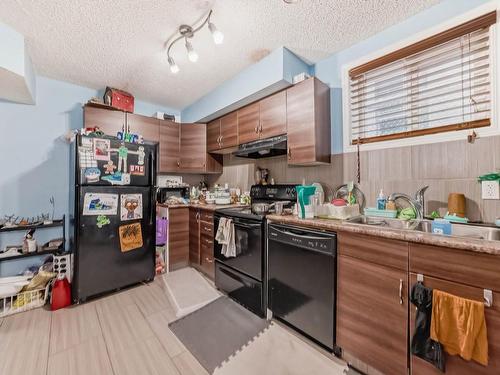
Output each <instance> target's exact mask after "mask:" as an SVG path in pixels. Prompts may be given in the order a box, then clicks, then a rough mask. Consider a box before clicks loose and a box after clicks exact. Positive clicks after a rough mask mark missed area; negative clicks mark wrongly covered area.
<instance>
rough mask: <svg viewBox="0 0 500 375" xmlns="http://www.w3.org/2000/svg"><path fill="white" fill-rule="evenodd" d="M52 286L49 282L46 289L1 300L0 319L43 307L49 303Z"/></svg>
mask: <svg viewBox="0 0 500 375" xmlns="http://www.w3.org/2000/svg"><path fill="white" fill-rule="evenodd" d="M51 284H52V283H50V282H49V283H47V286H46V287H45V288H40V289H35V290H28V291H26V292H20V293H17V294H15V295H13V296H10V297H2V298H0V318H4V317H6V316H9V315H13V314H17V313H20V312H24V311H28V310H33V309H36V308H39V307H42V306H43V305H45V304H46V303H47V301H48V298H49V288H50V285H51Z"/></svg>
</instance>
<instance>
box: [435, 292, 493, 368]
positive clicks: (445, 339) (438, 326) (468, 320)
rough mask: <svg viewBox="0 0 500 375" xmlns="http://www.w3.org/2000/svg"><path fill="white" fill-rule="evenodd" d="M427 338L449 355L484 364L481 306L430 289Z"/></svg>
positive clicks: (484, 349)
mask: <svg viewBox="0 0 500 375" xmlns="http://www.w3.org/2000/svg"><path fill="white" fill-rule="evenodd" d="M431 339H433V340H435V341H438V342H440V343H441V344H442V345H443V347H444V350H445V351H446V352H447V353H448V354H450V355H457V354H458V355H459V356H460V357H462V358H463V359H465V360H467V361H470V360H471V359H473V360H474V361H476V362H478V363H480V364H482V365H483V366H487V365H488V338H487V334H486V321H485V318H484V304H483V303H482V302H478V301H473V300H470V299H465V298H460V297H457V296H454V295H452V294H449V293H446V292H442V291H440V290H436V289H434V291H433V295H432V318H431Z"/></svg>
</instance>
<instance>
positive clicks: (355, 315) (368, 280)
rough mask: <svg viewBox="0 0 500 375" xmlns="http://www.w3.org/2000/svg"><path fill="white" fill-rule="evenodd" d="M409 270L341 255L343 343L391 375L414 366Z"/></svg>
mask: <svg viewBox="0 0 500 375" xmlns="http://www.w3.org/2000/svg"><path fill="white" fill-rule="evenodd" d="M407 288H408V273H407V271H405V270H398V269H394V268H390V267H385V266H381V265H378V264H374V263H369V262H366V261H363V260H360V259H356V258H351V257H349V256H342V255H340V256H339V257H338V286H337V345H338V346H340V347H341V348H342V349H343V350H345V351H347V352H349V353H350V354H352V355H353V356H355V357H356V358H358V359H359V360H361V361H363V362H364V363H366V364H368V365H370V366H371V367H373V368H375V369H376V370H378V371H380V372H382V373H383V374H386V375H402V374H406V373H407V368H408V291H407Z"/></svg>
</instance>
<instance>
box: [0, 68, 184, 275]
mask: <svg viewBox="0 0 500 375" xmlns="http://www.w3.org/2000/svg"><path fill="white" fill-rule="evenodd" d="M93 96H101V93H98V92H97V91H96V90H93V89H89V88H85V87H81V86H76V85H72V84H69V83H65V82H60V81H55V80H51V79H48V78H43V77H37V91H36V104H35V105H25V104H14V103H10V102H1V101H0V124H1V129H2V135H1V137H0V150H1V155H2V159H3V163H2V171H1V173H0V217H3V215H5V214H12V213H14V214H16V215H20V216H33V215H37V214H39V213H41V212H49V211H50V204H49V198H50V197H51V196H54V198H55V201H56V212H55V216H56V217H61V216H62V215H63V214H66V213H67V212H68V206H69V178H70V176H69V144H68V143H67V142H66V141H65V140H64V139H63V138H64V137H63V136H64V134H66V133H67V132H68V131H69V130H70V129H78V128H81V127H82V125H83V112H82V104H83V103H85V102H87V100H88V99H90V98H91V97H93ZM135 107H136V109H135V112H136V113H140V114H143V115H152V114H153V113H154V112H156V111H157V110H160V111H164V112H169V113H174V114H177V115H178V114H179V112H180V111H178V110H175V109H172V108H165V107H163V106H159V105H154V104H151V103H146V102H142V101H136V106H135ZM39 235H40V237H39V238H37V240H38V241H39V242H42V240H43V239H44V237H43V234H42V232H41V231H40V232H39ZM46 235H47V237H49V238H50V237H51V236H52V237H53V235H54V231H52V230H51V232H49V231H47V233H46ZM18 242H19V239H18V238H13V237H12V236H6V235H5V234H2V235H0V247H2V248H3V247H4V246H5V245H6V244H16V243H18ZM26 263H27V262H26V261H25V262H14V261H12V262H8V263H6V262H1V263H0V275H4V274H5V273H9V274H12V273H17V271H19V270H20V269H22V268H23V267H24V265H25V264H26Z"/></svg>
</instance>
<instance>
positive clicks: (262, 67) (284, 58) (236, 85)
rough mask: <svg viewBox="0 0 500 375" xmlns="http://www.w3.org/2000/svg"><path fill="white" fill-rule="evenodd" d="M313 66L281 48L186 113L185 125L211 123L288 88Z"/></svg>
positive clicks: (188, 108) (183, 111) (228, 81)
mask: <svg viewBox="0 0 500 375" xmlns="http://www.w3.org/2000/svg"><path fill="white" fill-rule="evenodd" d="M310 70H311V67H310V66H309V65H308V64H306V63H305V62H304V61H303V60H302V59H300V58H299V57H298V56H296V55H295V54H293V53H292V52H290V51H289V50H288V49H286V48H283V47H281V48H278V49H276V50H275V51H273V52H271V53H270V54H269V55H267V56H266V57H264V58H263V59H262V60H260V61H259V62H257V63H255V64H253V65H251V66H249V67H248V68H246V69H244V70H243V71H242V72H240V73H238V74H237V75H236V76H235V77H233V78H231V79H229V80H227V81H226V82H224V83H223V84H222V85H220V86H219V87H217V88H216V89H215V90H213V91H212V92H210V93H209V94H207V95H205V96H204V97H202V98H201V99H199V100H197V101H196V102H194V103H193V104H191V105H189V106H187V107H186V108H184V109H183V110H182V115H181V117H182V121H183V122H196V121H209V120H211V119H214V118H217V117H219V116H221V115H223V114H226V113H228V112H230V111H232V110H233V109H236V108H239V107H242V106H244V105H246V104H249V103H251V102H253V101H256V100H258V99H260V98H263V97H265V96H267V95H269V94H272V93H273V92H276V91H279V90H281V89H283V88H285V87H288V86H290V85H291V83H292V78H293V76H295V75H296V74H299V73H301V72H308V73H310Z"/></svg>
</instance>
